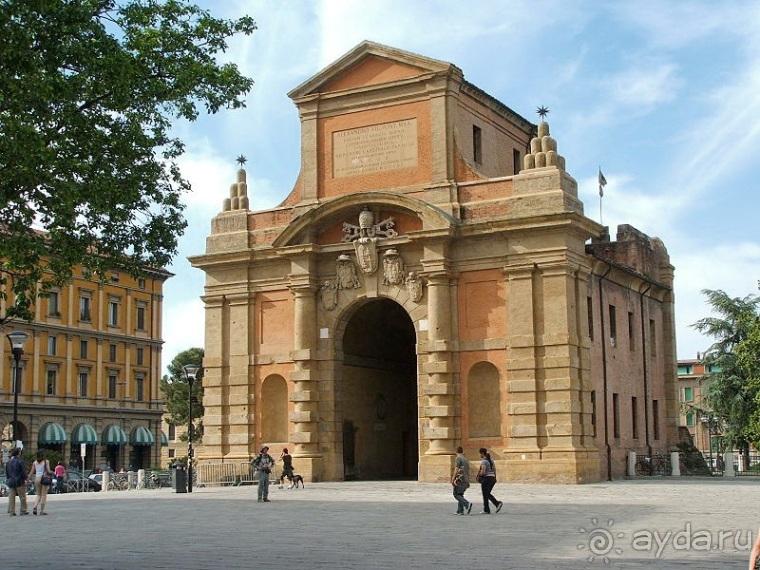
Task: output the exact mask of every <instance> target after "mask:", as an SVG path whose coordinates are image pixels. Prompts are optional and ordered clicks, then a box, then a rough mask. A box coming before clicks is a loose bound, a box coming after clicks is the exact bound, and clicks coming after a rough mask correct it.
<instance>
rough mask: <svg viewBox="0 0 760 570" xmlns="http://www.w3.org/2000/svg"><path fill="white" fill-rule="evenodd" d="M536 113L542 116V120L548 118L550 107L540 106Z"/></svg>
mask: <svg viewBox="0 0 760 570" xmlns="http://www.w3.org/2000/svg"><path fill="white" fill-rule="evenodd" d="M536 113H537V114H538V116H539V117H541V120H542V121H543V120H545V119H546V115H548V114H549V107H546V106H544V105H541V106H540V107H537V108H536Z"/></svg>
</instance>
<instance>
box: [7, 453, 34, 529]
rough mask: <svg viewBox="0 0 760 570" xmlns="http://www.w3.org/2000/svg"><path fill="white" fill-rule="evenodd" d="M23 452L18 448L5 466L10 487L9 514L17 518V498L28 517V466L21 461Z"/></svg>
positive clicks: (23, 512)
mask: <svg viewBox="0 0 760 570" xmlns="http://www.w3.org/2000/svg"><path fill="white" fill-rule="evenodd" d="M20 455H21V450H20V449H19V448H18V447H16V448H14V449H13V451H11V460H10V461H9V462H8V463H6V464H5V477H6V485H8V489H9V493H8V514H10V515H11V516H12V517H15V516H16V496H18V498H19V501H20V503H21V514H22V515H28V514H29V511H28V510H27V506H26V483H27V477H26V465H25V464H24V460H23V459H21V457H20Z"/></svg>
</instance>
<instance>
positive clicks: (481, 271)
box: [191, 42, 678, 483]
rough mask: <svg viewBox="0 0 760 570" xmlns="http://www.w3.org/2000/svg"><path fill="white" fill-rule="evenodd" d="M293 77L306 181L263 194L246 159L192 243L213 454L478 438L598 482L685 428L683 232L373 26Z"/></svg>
mask: <svg viewBox="0 0 760 570" xmlns="http://www.w3.org/2000/svg"><path fill="white" fill-rule="evenodd" d="M289 96H290V97H291V98H292V99H293V101H294V103H295V104H296V106H297V108H298V112H299V114H300V117H301V172H300V174H299V176H298V178H297V181H296V183H295V186H294V188H293V189H292V191H291V192H290V194H289V196H288V197H287V198H286V199H285V200H284V201H283V202H282V204H280V205H279V206H277V207H276V208H273V209H271V210H266V211H257V212H252V211H250V210H249V208H248V198H247V183H246V173H245V171H243V170H240V171H239V172H238V175H237V179H236V181H235V182H234V183H233V184H232V186H231V188H230V195H229V198H226V199H225V200H224V201H223V203H222V208H221V211H220V212H219V214H218V215H216V216H215V217H214V218H213V219H212V221H211V234H210V235H209V237H208V238H207V242H206V251H205V253H204V254H202V255H198V256H194V257H192V258H191V262H192V263H193V265H194V266H195V267H198V268H200V269H202V270H203V271H204V272H205V273H206V286H205V295H204V297H203V299H204V302H205V306H206V324H205V335H206V338H205V358H204V374H205V376H204V380H203V382H204V388H205V396H204V408H205V416H204V451H203V455H201V454H199V456H200V459H201V460H203V459H207V460H211V461H220V460H224V461H238V460H244V459H247V458H249V457H250V456H252V455H253V454H255V453H256V452H257V451H258V448H259V446H260V445H261V444H263V443H267V444H269V445H270V446H272V447H273V449H274V450H279V448H280V447H285V446H287V447H289V448H290V450H291V452H292V454H293V457H294V462H295V464H296V467H297V470H298V471H299V472H300V473H302V474H303V475H304V477H306V478H307V480H343V479H349V478H393V477H412V478H417V479H419V480H422V481H445V480H448V478H449V474H450V469H451V466H452V462H453V458H454V450H455V448H456V446H457V445H462V446H464V448H465V451H466V453H467V454H469V455H470V456H471V457H476V456H477V449H478V448H479V447H487V448H488V449H489V450H490V451H491V454H492V457H493V458H494V459H495V461H496V463H497V469H498V470H499V472H500V474H502V475H501V476H502V477H505V478H506V479H508V480H511V481H545V482H559V483H581V482H592V481H598V480H600V479H605V478H608V477H617V476H622V475H623V473H624V457H625V453H626V452H627V451H629V450H631V449H636V450H637V451H638V450H650V449H651V450H653V451H664V450H667V449H668V448H669V447H670V446H671V445H672V444H673V443H675V441H676V439H677V438H676V419H677V415H678V412H677V401H676V392H675V338H674V337H675V334H674V323H673V295H672V285H673V268H672V266H671V265H670V262H669V259H668V256H667V251H666V250H665V247H664V246H663V244H662V243H661V242H660V241H659V240H656V239H651V238H649V237H647V236H645V235H644V234H642V233H640V232H638V231H636V230H635V229H633V228H630V227H629V226H622V227H621V228H620V229H619V231H618V236H617V240H616V241H615V242H611V241H610V240H609V237H608V236H607V235H606V233H605V232H606V229H605V228H603V227H602V226H600V225H599V224H597V223H596V222H594V221H593V220H591V219H589V218H587V217H586V216H585V215H584V213H583V204H582V203H581V201H580V200H579V199H578V194H577V184H576V182H575V180H574V179H573V178H572V177H571V176H570V175H569V174H568V173H567V171H566V170H565V160H564V158H563V157H562V156H561V155H560V154H558V145H557V141H556V140H555V139H553V138H552V136H551V135H550V133H549V125H548V124H547V123H545V122H541V123H540V124H538V125H534V124H532V123H531V122H529V121H528V120H526V119H525V118H523V117H521V116H520V115H518V114H517V113H515V112H514V111H512V110H511V109H509V108H508V107H507V106H506V105H504V104H503V103H501V102H499V101H498V100H497V99H495V98H494V97H492V96H490V95H488V94H487V93H485V92H483V91H482V90H480V89H478V88H477V87H476V86H474V85H472V84H470V83H468V82H467V81H465V80H464V76H463V74H462V72H461V70H459V69H458V68H457V67H456V66H454V65H452V64H450V63H446V62H441V61H437V60H432V59H429V58H425V57H421V56H418V55H415V54H411V53H408V52H404V51H402V50H398V49H394V48H390V47H386V46H381V45H378V44H374V43H371V42H363V43H362V44H360V45H359V46H357V47H356V48H355V49H353V50H352V51H350V52H349V53H347V54H346V55H344V56H343V57H342V58H340V59H339V60H337V61H336V62H334V63H333V64H331V65H329V66H328V67H327V68H325V69H324V70H322V71H321V72H319V73H318V74H317V75H315V76H314V77H312V78H311V79H309V80H307V81H306V82H304V83H303V84H302V85H300V86H299V87H297V88H296V89H294V90H293V91H291V93H290V94H289ZM589 240H593V241H592V243H590V244H589V245H588V247H587V245H586V243H587V242H588V241H589Z"/></svg>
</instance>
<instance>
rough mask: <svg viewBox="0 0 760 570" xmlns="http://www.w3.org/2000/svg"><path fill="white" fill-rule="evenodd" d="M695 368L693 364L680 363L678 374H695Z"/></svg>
mask: <svg viewBox="0 0 760 570" xmlns="http://www.w3.org/2000/svg"><path fill="white" fill-rule="evenodd" d="M693 373H694V368H693V367H692V365H691V364H679V365H678V374H681V375H683V374H693Z"/></svg>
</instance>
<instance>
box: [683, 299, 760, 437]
mask: <svg viewBox="0 0 760 570" xmlns="http://www.w3.org/2000/svg"><path fill="white" fill-rule="evenodd" d="M702 293H703V294H704V295H706V296H707V301H708V304H709V305H710V306H711V307H712V309H713V311H714V312H715V313H716V314H717V316H715V317H707V318H704V319H700V320H699V321H697V322H696V323H694V324H693V325H692V327H694V328H695V329H697V330H698V331H699V332H701V333H703V334H706V335H708V336H711V337H713V338H714V339H715V342H714V343H713V344H712V345H711V346H710V348H709V349H708V350H707V352H706V353H705V354H704V357H703V362H704V364H705V366H706V369H707V370H712V372H708V373H707V374H706V376H705V378H704V383H703V394H702V395H703V400H704V402H703V406H704V407H705V410H706V411H707V412H708V413H709V414H710V416H711V417H717V420H718V423H719V425H720V426H721V431H722V438H723V439H724V441H725V443H726V444H727V445H728V446H729V447H738V448H740V449H746V448H747V447H748V445H749V444H755V445H756V444H757V443H758V442H760V438H758V433H760V431H758V430H757V427H756V425H757V424H758V423H760V422H758V420H759V419H760V390H759V389H760V385H759V384H758V381H757V364H756V363H757V358H758V356H760V352H758V350H757V349H758V347H760V331H758V307H760V297H757V296H756V295H748V296H746V297H744V298H738V297H737V298H732V297H729V296H728V295H727V294H726V293H725V292H724V291H721V290H715V291H712V290H704V291H702Z"/></svg>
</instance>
